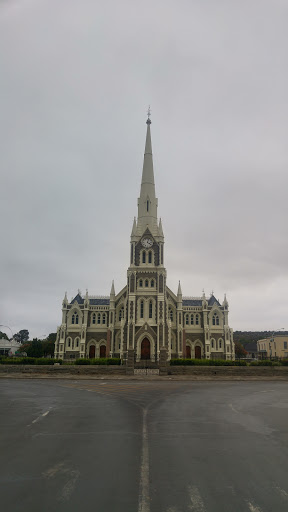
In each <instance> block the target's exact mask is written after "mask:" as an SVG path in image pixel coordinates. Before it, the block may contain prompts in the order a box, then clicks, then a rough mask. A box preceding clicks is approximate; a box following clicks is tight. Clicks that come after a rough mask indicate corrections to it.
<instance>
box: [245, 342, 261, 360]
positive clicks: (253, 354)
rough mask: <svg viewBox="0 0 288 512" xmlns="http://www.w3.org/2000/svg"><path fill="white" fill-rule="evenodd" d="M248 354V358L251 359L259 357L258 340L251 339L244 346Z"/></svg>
mask: <svg viewBox="0 0 288 512" xmlns="http://www.w3.org/2000/svg"><path fill="white" fill-rule="evenodd" d="M244 348H245V350H246V352H247V355H246V358H248V359H249V358H250V359H257V358H258V348H257V341H250V342H249V343H246V345H245V346H244Z"/></svg>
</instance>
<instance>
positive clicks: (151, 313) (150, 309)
mask: <svg viewBox="0 0 288 512" xmlns="http://www.w3.org/2000/svg"><path fill="white" fill-rule="evenodd" d="M152 317H153V302H152V300H150V302H149V318H152Z"/></svg>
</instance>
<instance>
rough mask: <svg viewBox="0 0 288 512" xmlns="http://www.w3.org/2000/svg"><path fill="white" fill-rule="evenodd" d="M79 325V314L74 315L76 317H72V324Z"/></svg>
mask: <svg viewBox="0 0 288 512" xmlns="http://www.w3.org/2000/svg"><path fill="white" fill-rule="evenodd" d="M78 323H79V316H78V313H74V315H72V324H78Z"/></svg>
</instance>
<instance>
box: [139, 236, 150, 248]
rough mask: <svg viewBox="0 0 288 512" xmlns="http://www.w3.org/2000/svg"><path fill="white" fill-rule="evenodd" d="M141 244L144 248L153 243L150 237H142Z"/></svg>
mask: <svg viewBox="0 0 288 512" xmlns="http://www.w3.org/2000/svg"><path fill="white" fill-rule="evenodd" d="M141 244H142V245H143V247H145V249H149V247H152V245H153V240H151V238H142V240H141Z"/></svg>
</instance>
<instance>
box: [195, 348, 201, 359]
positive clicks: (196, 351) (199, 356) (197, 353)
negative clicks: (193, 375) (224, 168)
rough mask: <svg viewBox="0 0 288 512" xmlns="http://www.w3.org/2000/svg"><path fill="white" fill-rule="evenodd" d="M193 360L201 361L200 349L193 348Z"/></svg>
mask: <svg viewBox="0 0 288 512" xmlns="http://www.w3.org/2000/svg"><path fill="white" fill-rule="evenodd" d="M195 359H201V347H198V346H197V347H195Z"/></svg>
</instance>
